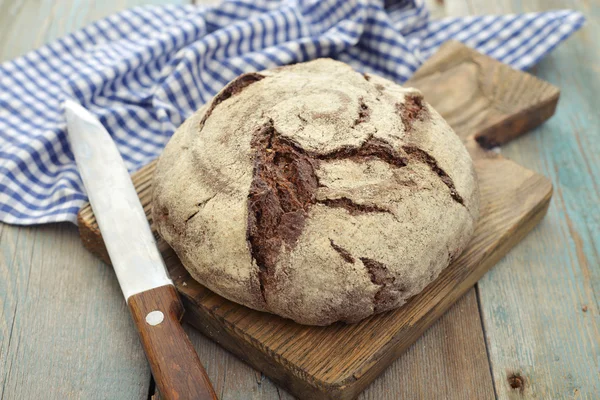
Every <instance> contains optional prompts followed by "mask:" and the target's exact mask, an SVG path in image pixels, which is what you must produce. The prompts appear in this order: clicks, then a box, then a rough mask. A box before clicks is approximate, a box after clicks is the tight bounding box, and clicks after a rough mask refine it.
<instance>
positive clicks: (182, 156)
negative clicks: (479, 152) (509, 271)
mask: <svg viewBox="0 0 600 400" xmlns="http://www.w3.org/2000/svg"><path fill="white" fill-rule="evenodd" d="M478 209H479V193H478V188H477V180H476V176H475V172H474V168H473V164H472V161H471V158H470V157H469V154H468V153H467V151H466V149H465V147H464V146H463V144H462V143H461V141H460V140H459V138H458V137H457V136H456V134H454V132H453V131H452V129H451V128H450V126H449V125H448V124H447V123H446V122H445V121H444V120H443V119H442V118H441V117H440V115H439V114H438V113H437V112H436V111H435V110H434V109H433V108H432V107H431V106H429V105H428V104H427V103H426V102H425V101H424V100H423V97H422V95H421V94H420V93H419V92H418V91H417V90H415V89H410V88H403V87H401V86H399V85H397V84H395V83H393V82H391V81H388V80H385V79H383V78H380V77H377V76H373V75H367V74H364V75H363V74H360V73H357V72H355V71H354V70H352V68H350V67H349V66H348V65H346V64H343V63H341V62H337V61H333V60H330V59H318V60H315V61H311V62H307V63H301V64H295V65H291V66H286V67H280V68H276V69H274V70H268V71H262V72H259V73H248V74H244V75H241V76H240V77H238V78H236V79H235V80H234V81H232V82H231V83H230V84H229V85H227V86H226V87H225V88H224V89H223V90H221V92H219V93H218V94H217V95H216V96H215V97H214V99H212V101H211V102H209V103H208V104H207V105H205V106H204V107H202V108H201V109H200V110H199V111H198V112H196V113H195V114H194V115H192V116H191V117H190V118H189V119H188V120H187V121H186V122H185V123H184V124H183V125H182V126H181V127H180V128H179V129H178V130H177V132H176V133H175V135H174V136H173V138H172V139H171V140H170V142H169V143H168V145H167V147H166V149H165V151H164V153H163V154H162V156H161V158H160V160H159V162H158V165H157V167H156V172H155V177H154V192H153V219H154V223H155V226H156V228H157V230H158V232H159V234H160V235H161V236H162V237H163V238H164V239H165V240H166V241H167V242H168V243H169V244H170V245H171V246H172V247H173V249H174V250H175V252H176V253H177V255H178V256H179V258H180V259H181V261H182V263H183V265H184V266H185V267H186V269H187V270H188V271H189V272H190V274H191V276H192V277H193V278H194V279H196V280H197V281H198V282H200V283H201V284H203V285H205V286H206V287H208V288H209V289H211V290H213V291H214V292H216V293H218V294H220V295H221V296H223V297H226V298H228V299H230V300H232V301H235V302H238V303H241V304H244V305H246V306H248V307H251V308H254V309H256V310H261V311H268V312H271V313H275V314H278V315H281V316H283V317H286V318H291V319H293V320H295V321H297V322H299V323H303V324H314V325H326V324H330V323H332V322H335V321H345V322H355V321H359V320H361V319H363V318H365V317H368V316H370V315H372V314H375V313H379V312H383V311H386V310H390V309H393V308H396V307H399V306H401V305H402V304H403V303H405V302H406V300H407V299H408V298H410V297H411V296H413V295H415V294H417V293H419V292H420V291H421V290H423V289H424V288H425V286H426V285H427V284H429V283H430V282H431V281H433V280H434V279H435V278H436V277H437V276H438V275H439V273H440V271H442V269H443V268H445V267H446V266H448V264H449V263H450V262H451V261H452V260H453V259H454V258H455V257H456V256H457V255H458V254H460V253H461V252H462V250H463V249H464V248H465V246H466V244H467V242H468V241H469V238H470V237H471V235H472V232H473V229H474V226H475V223H476V221H477V217H478Z"/></svg>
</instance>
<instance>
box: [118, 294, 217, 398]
mask: <svg viewBox="0 0 600 400" xmlns="http://www.w3.org/2000/svg"><path fill="white" fill-rule="evenodd" d="M127 304H128V305H129V310H130V311H131V315H132V317H133V321H134V322H135V325H136V328H137V330H138V333H139V334H140V339H141V342H142V346H143V347H144V351H145V353H146V357H147V359H148V363H149V364H150V369H151V370H152V376H153V377H154V381H155V382H156V387H157V388H158V390H159V392H160V394H161V398H163V399H164V400H211V399H212V400H216V398H217V395H216V393H215V391H214V389H213V387H212V384H211V383H210V380H209V379H208V376H207V375H206V371H205V370H204V367H203V366H202V364H201V363H200V359H199V358H198V355H197V354H196V351H195V350H194V347H193V346H192V343H191V342H190V340H189V339H188V337H187V334H186V333H185V331H184V330H183V327H182V326H181V317H182V316H183V304H181V301H180V300H179V296H178V294H177V290H176V289H175V287H174V286H173V285H166V286H161V287H158V288H155V289H151V290H147V291H144V292H141V293H137V294H134V295H132V296H131V297H129V299H128V300H127ZM151 314H158V315H159V316H160V317H158V316H156V317H154V318H158V320H156V321H154V322H152V321H151V320H149V319H148V318H150V316H151Z"/></svg>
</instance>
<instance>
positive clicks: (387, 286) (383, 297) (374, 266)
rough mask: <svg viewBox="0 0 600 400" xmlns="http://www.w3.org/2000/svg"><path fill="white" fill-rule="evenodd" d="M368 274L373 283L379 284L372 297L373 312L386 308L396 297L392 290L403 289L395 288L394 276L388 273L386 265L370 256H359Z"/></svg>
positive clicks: (400, 289)
mask: <svg viewBox="0 0 600 400" xmlns="http://www.w3.org/2000/svg"><path fill="white" fill-rule="evenodd" d="M359 259H360V261H361V262H362V263H363V265H364V266H365V268H366V269H367V273H368V274H369V279H370V280H371V282H372V283H373V284H374V285H377V286H379V290H377V292H376V293H375V296H374V297H373V305H374V307H375V312H379V311H382V310H385V309H388V308H389V306H390V305H391V304H392V302H393V299H394V298H395V297H396V296H395V295H394V294H393V291H403V289H402V288H396V287H395V285H394V284H395V283H396V277H394V276H393V275H391V274H390V272H389V269H388V267H387V265H385V264H384V263H382V262H379V261H376V260H373V259H372V258H367V257H360V258H359Z"/></svg>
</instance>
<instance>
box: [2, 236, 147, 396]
mask: <svg viewBox="0 0 600 400" xmlns="http://www.w3.org/2000/svg"><path fill="white" fill-rule="evenodd" d="M0 239H1V243H2V247H3V248H2V257H3V258H4V257H5V255H6V257H8V260H9V263H8V264H5V263H4V261H3V262H2V267H1V270H2V276H1V277H0V281H1V282H0V293H1V294H2V297H1V299H2V303H4V304H3V305H2V307H3V309H4V310H7V311H8V314H4V313H3V314H4V315H5V316H3V318H2V320H3V321H4V320H6V321H7V322H8V321H10V318H12V322H11V325H9V326H8V331H7V335H6V336H5V335H4V332H5V328H4V322H3V323H2V325H3V328H2V336H3V338H2V340H1V341H2V357H1V359H0V366H2V368H3V371H2V375H1V376H2V378H3V379H4V383H3V385H2V389H1V390H2V394H1V396H0V397H1V398H2V399H16V400H17V399H18V400H20V399H73V398H81V399H84V398H85V399H89V398H98V397H104V396H105V397H104V398H111V399H119V398H123V399H124V398H128V399H145V398H146V396H147V393H148V378H149V375H150V374H149V369H148V367H147V363H146V360H145V359H144V355H143V352H142V349H141V347H140V345H139V340H138V338H137V334H136V333H135V328H134V326H133V323H132V322H131V317H130V316H129V312H128V311H127V307H126V305H125V301H124V299H123V296H122V294H121V291H120V289H119V286H118V283H117V280H116V278H115V276H114V272H113V271H111V269H109V268H106V265H104V263H102V262H99V260H97V259H95V258H94V257H91V256H90V255H89V253H88V252H86V251H85V250H84V249H83V248H82V247H81V245H80V243H78V240H77V239H78V238H77V234H76V228H75V227H74V226H72V225H71V224H60V225H46V226H43V227H36V228H16V227H11V226H8V225H3V227H2V237H1V238H0ZM4 250H6V252H5V251H4ZM11 253H12V254H11ZM11 311H12V315H11Z"/></svg>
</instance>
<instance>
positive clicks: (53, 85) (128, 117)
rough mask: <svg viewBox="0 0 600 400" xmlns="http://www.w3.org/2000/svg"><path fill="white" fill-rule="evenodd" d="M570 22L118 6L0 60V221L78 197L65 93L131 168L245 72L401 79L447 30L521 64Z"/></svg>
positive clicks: (566, 18)
mask: <svg viewBox="0 0 600 400" xmlns="http://www.w3.org/2000/svg"><path fill="white" fill-rule="evenodd" d="M583 22H584V18H583V16H582V15H581V14H579V13H576V12H572V11H552V12H545V13H536V14H523V15H506V16H478V17H461V18H445V19H441V20H435V21H432V20H430V19H429V15H428V12H427V9H426V8H425V6H424V2H423V0H414V1H406V0H404V1H385V3H384V1H383V0H380V1H376V0H310V1H309V0H306V1H303V0H287V1H273V0H271V1H267V0H262V1H256V0H243V1H242V0H238V1H227V2H224V3H222V4H221V5H219V6H216V7H200V6H192V5H187V6H186V5H183V6H160V7H142V8H134V9H131V10H128V11H124V12H122V13H120V14H116V15H113V16H110V17H108V18H105V19H103V20H100V21H98V22H96V23H94V24H92V25H89V26H87V27H86V28H84V29H81V30H79V31H77V32H75V33H73V34H71V35H69V36H67V37H65V38H63V39H60V40H58V41H55V42H53V43H50V44H48V45H47V46H44V47H42V48H40V49H38V50H36V51H32V52H30V53H28V54H26V55H25V56H23V57H20V58H18V59H16V60H14V61H10V62H7V63H4V64H2V65H0V220H1V221H3V222H7V223H12V224H23V225H26V224H41V223H48V222H55V221H71V222H75V221H76V214H77V211H78V210H79V208H80V207H81V206H82V205H83V204H84V202H85V201H86V195H85V191H84V187H83V185H82V182H81V179H80V177H79V174H78V172H77V167H76V165H75V162H74V158H73V154H72V153H71V151H70V149H69V143H68V141H67V135H66V124H65V118H64V115H63V110H62V106H61V104H62V100H63V99H64V98H65V97H72V98H75V99H76V100H78V101H79V102H80V103H81V104H82V105H83V106H85V107H86V108H88V109H89V110H90V111H91V112H92V113H93V114H95V115H96V116H97V117H98V118H99V119H100V121H101V122H102V124H103V125H104V126H105V127H106V129H107V130H108V131H109V132H110V134H111V135H112V137H113V138H114V140H115V142H116V143H117V146H118V148H119V150H120V152H121V154H122V156H123V159H124V160H125V164H126V165H127V168H128V169H129V170H130V171H135V170H137V169H139V168H140V167H142V166H143V165H145V164H147V163H148V162H150V161H151V160H153V159H154V158H156V157H157V156H158V155H159V154H160V152H161V150H162V149H163V147H164V146H165V144H166V143H167V141H168V140H169V137H170V136H171V135H172V134H173V132H174V131H175V129H176V128H177V126H179V125H180V124H181V123H182V121H183V120H184V119H185V118H186V117H188V116H189V115H190V114H191V113H193V112H194V111H195V110H196V109H198V108H199V107H200V106H201V105H202V104H204V103H205V102H207V101H209V100H210V99H211V96H213V95H214V94H215V93H217V92H218V91H219V89H221V88H222V87H223V86H224V85H225V84H226V83H227V82H229V81H230V80H232V79H233V78H235V77H236V76H237V75H239V74H241V73H244V72H249V71H257V70H262V69H265V68H272V67H275V66H277V65H283V64H290V63H297V62H302V61H307V60H311V59H314V58H317V57H333V58H336V59H338V60H341V61H344V62H346V63H348V64H350V65H351V66H352V67H354V68H355V69H357V70H359V71H362V72H369V73H373V74H378V75H381V76H384V77H386V78H388V79H392V80H394V81H396V82H399V83H402V82H404V81H405V80H407V79H408V78H409V77H410V76H411V74H412V73H413V72H414V71H415V70H416V69H417V68H418V67H419V66H420V65H421V64H422V63H423V62H424V61H425V60H426V59H427V58H428V57H429V56H430V55H431V54H432V53H434V52H435V51H436V49H437V48H438V47H439V46H440V45H441V44H442V43H443V42H444V41H446V40H448V39H457V40H459V41H461V42H463V43H465V44H467V45H468V46H470V47H473V48H475V49H477V50H479V51H480V52H482V53H485V54H488V55H490V56H492V57H494V58H496V59H498V60H500V61H502V62H505V63H507V64H510V65H512V66H513V67H515V68H519V69H526V68H528V67H530V66H532V65H533V64H535V63H536V62H537V61H538V60H539V59H540V58H541V57H543V56H544V55H545V54H547V53H548V52H549V51H550V50H552V48H554V46H556V45H557V44H558V43H560V42H561V41H562V40H564V39H565V38H566V37H568V36H569V35H570V34H571V33H573V32H574V31H576V30H577V29H578V28H579V27H581V25H582V24H583Z"/></svg>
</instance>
